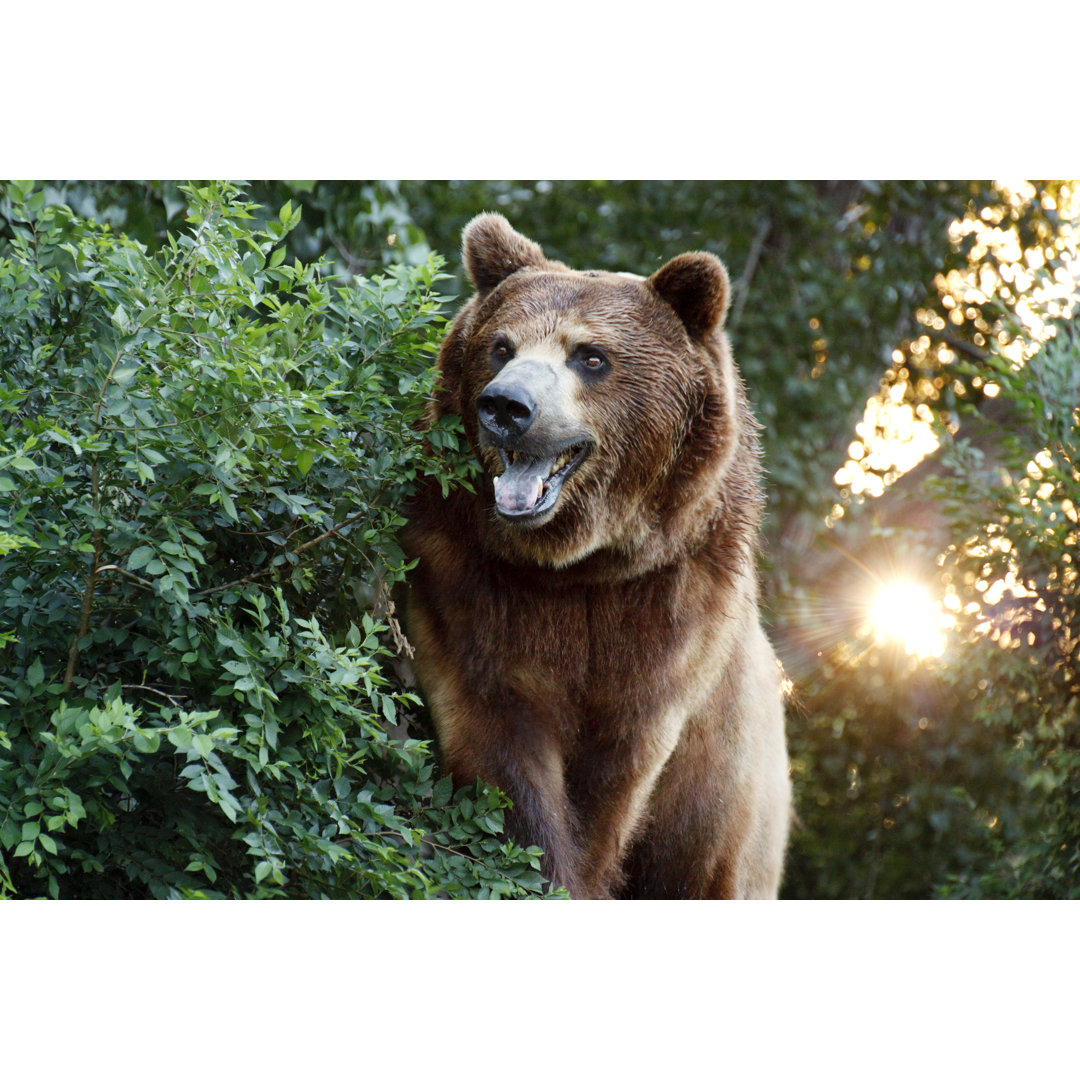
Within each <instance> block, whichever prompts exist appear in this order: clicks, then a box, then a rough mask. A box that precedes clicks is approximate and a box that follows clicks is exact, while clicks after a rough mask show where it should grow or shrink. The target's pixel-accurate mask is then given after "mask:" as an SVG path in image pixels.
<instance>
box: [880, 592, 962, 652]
mask: <svg viewBox="0 0 1080 1080" xmlns="http://www.w3.org/2000/svg"><path fill="white" fill-rule="evenodd" d="M948 619H949V616H947V615H946V614H945V612H944V611H943V610H942V608H941V605H940V604H939V603H938V602H937V601H936V600H935V599H934V598H933V596H931V594H930V590H929V589H927V588H926V587H925V586H924V585H920V584H918V583H917V582H913V581H892V582H889V583H887V584H885V585H883V586H882V587H881V588H880V589H879V590H878V593H877V595H876V596H875V597H874V600H873V603H872V604H871V607H870V623H871V626H872V627H873V630H874V633H875V635H876V636H877V638H878V640H879V641H882V642H895V643H897V644H899V645H903V647H904V650H905V652H907V653H908V654H909V655H910V656H916V657H918V658H920V659H926V658H928V657H932V656H941V654H942V653H943V652H944V651H945V635H944V633H943V632H942V631H943V629H944V627H945V626H946V624H947V621H948Z"/></svg>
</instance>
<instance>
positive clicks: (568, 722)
mask: <svg viewBox="0 0 1080 1080" xmlns="http://www.w3.org/2000/svg"><path fill="white" fill-rule="evenodd" d="M464 255H465V265H466V268H467V270H468V273H469V275H470V278H471V280H472V282H473V284H474V286H475V287H476V290H477V291H476V295H475V296H474V297H473V298H472V299H471V300H470V301H469V302H468V303H467V304H466V305H465V306H464V308H463V309H462V310H461V312H460V313H459V314H458V316H457V318H456V320H455V321H454V324H453V326H452V327H451V330H450V332H449V334H448V335H447V338H446V340H445V342H444V344H443V348H442V351H441V353H440V357H439V368H440V385H439V391H438V395H437V398H436V400H435V401H434V402H433V406H432V418H435V417H437V416H441V415H444V414H446V413H458V414H460V415H461V416H462V418H463V421H464V425H465V430H466V432H467V435H468V438H469V441H470V443H471V445H472V446H473V448H474V449H475V450H476V452H477V456H478V459H479V460H480V463H481V465H482V467H483V470H484V480H483V483H482V486H481V487H480V488H478V491H477V493H476V494H475V495H474V494H471V493H469V492H466V491H463V490H458V491H456V492H454V493H453V494H452V495H451V496H450V497H449V498H448V499H443V498H442V497H441V495H440V493H439V488H438V485H436V484H432V485H431V486H430V487H428V488H427V489H425V490H424V491H423V492H422V493H421V495H420V497H419V498H418V500H417V502H416V504H415V505H414V506H413V507H412V509H411V511H410V519H411V521H410V525H409V527H408V529H407V530H406V536H405V542H406V547H407V550H408V552H409V554H410V555H411V556H414V557H415V556H419V558H420V564H419V566H418V567H417V569H416V570H415V571H414V572H413V574H412V577H411V581H410V586H411V588H410V602H409V611H408V628H409V636H410V638H411V640H412V642H413V645H414V646H415V648H416V653H417V674H418V677H419V679H420V683H421V686H422V688H423V690H424V692H425V694H426V696H427V700H428V703H429V705H430V708H431V711H432V715H433V718H434V720H435V724H436V729H437V731H438V736H439V743H440V748H441V752H442V755H443V759H444V762H445V765H446V767H447V768H448V769H449V770H450V771H452V773H453V775H454V777H455V780H456V781H457V782H459V783H465V782H469V781H471V780H473V779H475V778H476V777H481V778H483V779H484V780H487V781H489V782H492V783H495V784H497V785H498V786H499V787H501V788H502V789H503V790H505V791H506V792H507V793H508V794H509V795H510V796H511V798H512V799H513V802H514V808H513V811H512V813H511V815H510V819H509V825H510V830H511V832H512V833H513V835H515V837H516V838H517V839H518V840H520V841H521V842H522V843H535V844H539V845H540V847H542V848H543V849H544V852H545V858H544V869H545V871H546V872H547V874H548V875H549V876H550V877H551V878H552V879H553V880H555V881H556V882H558V883H559V884H561V885H564V886H565V887H566V888H567V889H568V890H569V892H570V893H571V895H573V896H577V897H608V896H626V897H688V898H690V897H740V896H742V897H746V896H775V895H776V892H777V890H778V887H779V882H780V874H781V866H782V860H783V850H784V846H785V843H786V836H787V822H788V816H789V803H790V785H789V781H788V777H787V757H786V751H785V747H784V733H783V712H782V707H781V697H780V689H779V674H778V668H777V664H776V661H775V657H774V655H773V652H772V649H771V647H770V646H769V644H768V642H767V640H766V638H765V635H764V633H763V632H762V630H761V627H760V622H759V616H758V603H757V584H756V574H755V565H754V564H755V553H756V536H757V529H758V524H759V520H760V516H761V510H762V496H761V489H760V475H759V464H758V450H757V438H756V432H757V425H756V424H755V422H754V420H753V418H752V417H751V415H750V413H749V410H748V407H747V403H746V398H745V394H744V391H743V387H742V383H741V381H740V379H739V376H738V374H737V372H736V370H735V366H734V363H733V361H732V358H731V352H730V347H729V345H728V342H727V338H726V336H725V335H724V333H723V331H722V326H723V318H724V315H725V312H726V305H727V294H728V283H727V275H726V273H725V271H724V269H723V266H722V265H721V264H720V263H719V261H718V260H716V259H715V258H714V257H713V256H711V255H706V254H701V253H691V254H687V255H682V256H679V257H678V258H677V259H673V260H672V261H671V262H669V263H668V264H667V265H666V266H664V267H663V268H662V269H661V270H659V271H658V272H657V273H656V274H654V275H653V276H652V277H651V278H649V279H648V280H632V279H630V278H628V277H626V276H622V275H614V274H606V273H582V272H575V271H572V270H569V269H567V268H566V267H565V266H563V265H562V264H561V263H554V262H550V261H548V260H547V259H546V258H545V257H544V255H543V252H542V251H541V249H540V248H539V247H538V246H537V245H536V244H534V243H533V242H532V241H530V240H527V239H526V238H525V237H522V236H520V235H519V234H518V233H515V232H514V231H513V230H512V229H511V228H510V226H509V225H508V224H507V223H506V221H505V220H504V219H503V218H501V217H499V216H498V215H493V214H485V215H481V216H480V217H479V218H476V219H474V221H473V222H472V223H470V225H469V226H468V227H467V229H466V230H465V234H464ZM499 335H502V337H501V338H500V337H499ZM500 340H511V341H512V342H513V345H514V352H513V359H515V360H520V361H521V362H520V363H518V364H516V365H515V366H513V367H510V366H507V367H506V369H505V371H506V375H499V376H498V378H496V376H497V367H496V366H495V365H496V361H494V360H492V356H493V355H494V353H493V349H494V348H495V346H496V345H497V343H498V342H499V341H500ZM493 343H494V344H493ZM582 343H587V344H588V345H590V346H598V347H599V348H600V349H602V350H603V351H604V353H605V354H606V356H607V358H608V366H607V367H606V368H605V369H604V373H603V375H602V376H597V377H595V378H593V377H592V376H591V374H590V372H589V371H587V370H586V369H584V368H580V367H574V366H573V365H574V363H575V358H576V357H578V356H579V355H580V354H579V353H575V351H574V350H575V349H576V348H579V347H581V346H582ZM564 358H565V359H564ZM571 368H573V371H574V372H576V374H573V375H569V374H567V372H568V371H569V370H570V369H571ZM537 371H538V372H540V373H541V374H542V375H543V376H544V377H545V378H547V377H549V376H550V377H551V378H553V379H555V380H557V383H556V384H553V385H555V386H556V389H554V390H549V389H546V388H545V389H544V392H543V393H540V392H539V391H538V392H537V394H536V397H537V400H538V402H539V405H538V408H539V415H538V418H537V420H536V421H535V423H534V424H533V427H532V428H530V429H529V430H528V431H527V432H525V433H524V434H523V435H521V436H520V438H518V437H517V436H515V441H513V442H512V443H511V442H507V443H506V446H507V447H509V446H512V447H515V448H520V449H522V452H523V454H525V455H526V457H528V455H534V454H535V455H537V457H536V460H541V459H542V458H543V457H544V455H548V454H549V450H548V449H547V447H548V445H549V444H551V445H554V440H555V435H554V434H553V432H555V431H562V430H563V429H564V428H565V429H566V430H571V429H572V430H573V431H577V430H578V429H579V428H580V430H581V431H582V432H586V433H587V434H588V435H589V437H590V439H591V440H592V445H593V449H592V452H591V453H590V454H589V455H588V456H587V457H585V459H584V461H583V462H582V463H581V464H580V465H579V466H578V467H577V470H576V472H572V473H571V475H570V476H569V478H568V479H567V480H566V481H565V484H564V486H563V488H562V490H561V494H560V495H558V500H557V502H556V504H555V506H554V510H553V511H551V510H546V511H544V512H543V513H540V512H539V511H540V510H541V509H542V508H543V500H542V499H541V501H540V503H538V504H537V512H536V514H535V520H519V519H516V518H508V517H507V516H506V515H505V514H502V513H497V512H496V510H497V505H496V500H495V497H494V496H493V478H494V476H496V475H497V474H499V472H500V470H501V469H502V468H503V467H504V463H501V461H500V453H499V449H498V447H499V445H501V443H500V439H499V438H493V436H492V434H491V430H486V429H485V427H484V425H483V424H482V423H481V421H480V420H479V419H478V404H477V403H478V400H479V399H480V398H481V395H483V394H490V393H492V392H493V388H495V389H497V388H500V387H502V386H503V384H505V383H507V382H508V380H510V378H511V375H512V374H514V373H518V372H526V373H528V372H537ZM519 381H520V380H519ZM530 385H532V386H533V388H536V386H537V385H539V384H536V383H535V382H534V383H532V384H530ZM545 387H546V384H545ZM574 425H576V426H574ZM488 427H489V428H490V425H488ZM545 440H547V441H546V442H545ZM528 460H532V458H531V457H529V458H528ZM505 468H506V470H509V468H510V467H509V465H505ZM507 475H509V473H508V472H507ZM506 479H507V476H506V475H504V476H503V477H501V479H500V482H502V483H505V482H506ZM549 480H551V478H550V477H549ZM552 483H554V481H552Z"/></svg>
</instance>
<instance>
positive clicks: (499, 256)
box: [461, 214, 549, 296]
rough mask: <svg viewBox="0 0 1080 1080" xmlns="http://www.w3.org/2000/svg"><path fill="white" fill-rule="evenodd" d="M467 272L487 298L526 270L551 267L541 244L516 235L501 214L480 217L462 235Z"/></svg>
mask: <svg viewBox="0 0 1080 1080" xmlns="http://www.w3.org/2000/svg"><path fill="white" fill-rule="evenodd" d="M461 251H462V255H463V256H464V260H465V269H466V271H467V272H468V274H469V280H470V281H472V283H473V285H474V286H475V288H476V291H477V292H478V293H479V294H480V295H481V296H486V295H487V294H488V293H489V292H491V290H492V289H494V288H495V286H496V285H498V284H499V282H501V281H504V280H505V279H506V278H508V277H509V276H510V275H511V274H513V273H514V272H515V271H517V270H520V269H522V267H525V266H548V265H549V263H548V260H547V258H546V257H545V256H544V252H543V249H542V248H541V247H540V245H539V244H536V243H533V241H532V240H530V239H529V238H528V237H527V236H522V235H521V233H519V232H515V231H514V229H513V228H511V226H510V222H509V221H507V220H506V218H504V217H503V216H502V214H479V215H477V216H476V217H474V218H473V219H472V221H470V222H469V224H468V225H466V226H465V229H464V231H463V232H462V234H461Z"/></svg>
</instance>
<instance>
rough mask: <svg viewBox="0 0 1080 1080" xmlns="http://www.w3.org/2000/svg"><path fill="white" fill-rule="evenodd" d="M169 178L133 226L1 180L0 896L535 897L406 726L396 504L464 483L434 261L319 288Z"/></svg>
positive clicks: (225, 208) (478, 812)
mask: <svg viewBox="0 0 1080 1080" xmlns="http://www.w3.org/2000/svg"><path fill="white" fill-rule="evenodd" d="M180 191H181V192H182V194H183V197H184V198H185V199H186V200H187V220H186V225H185V227H184V229H183V231H180V232H170V233H169V234H167V235H166V236H165V238H164V240H163V241H162V242H160V244H159V245H158V246H156V247H155V246H153V245H147V244H144V243H138V242H136V241H134V240H132V239H130V238H128V237H127V236H125V235H123V234H121V233H117V232H114V231H112V229H111V228H110V227H109V226H108V225H106V224H102V223H101V222H99V221H95V220H93V219H91V218H83V217H80V216H78V215H76V214H75V213H74V212H73V211H72V210H71V209H69V208H68V207H67V206H65V205H62V204H61V205H49V202H50V200H49V199H47V198H46V192H45V191H43V190H35V189H34V188H33V187H32V186H31V185H25V184H7V185H5V186H3V187H2V188H0V236H3V237H6V238H7V239H5V240H3V241H0V432H2V436H0V893H2V894H4V895H14V896H19V897H32V896H52V897H69V898H82V897H96V898H108V897H181V896H224V897H253V898H254V897H282V896H288V897H428V896H436V895H446V896H476V897H483V896H525V895H543V894H545V890H546V888H547V886H546V883H545V882H544V881H543V880H542V878H541V877H540V875H539V874H538V873H537V867H538V866H539V852H538V851H537V850H536V849H529V850H522V849H521V848H520V847H518V846H516V845H514V844H513V843H511V842H509V841H508V840H507V839H506V838H505V837H503V836H502V824H503V818H502V815H503V810H504V808H505V807H506V805H507V801H506V798H505V796H503V795H502V794H501V793H499V792H497V791H494V790H491V789H487V788H484V787H480V786H477V787H474V788H471V789H467V790H463V791H458V792H456V793H455V792H453V791H451V789H450V784H449V778H444V779H438V774H437V766H436V763H435V760H434V758H433V756H432V753H431V748H430V745H429V743H428V742H426V741H419V740H416V739H411V738H406V737H401V736H402V733H403V732H404V731H406V730H407V726H408V725H407V721H408V719H409V718H410V714H411V713H412V712H413V710H415V709H416V707H417V706H418V704H419V702H418V698H417V697H416V695H415V694H414V693H412V692H411V691H409V690H408V689H406V688H405V687H404V686H403V685H402V683H401V682H400V681H399V680H398V679H397V678H396V676H395V674H394V667H393V660H394V655H395V653H396V652H398V651H401V650H403V649H405V648H407V645H406V643H404V641H403V639H402V637H401V633H400V629H399V627H398V625H397V622H396V619H395V614H394V606H393V602H392V600H391V595H392V589H393V586H394V585H395V584H396V583H398V582H400V581H401V580H402V579H403V577H404V573H405V570H406V566H405V564H404V557H403V555H402V553H401V551H400V549H399V548H398V546H397V543H396V540H395V536H396V534H397V532H398V530H399V529H400V527H401V525H402V524H403V520H402V517H401V514H400V507H401V505H402V503H403V500H404V499H405V498H406V496H407V494H408V493H409V491H410V490H411V488H412V484H413V483H414V481H415V480H416V478H417V477H418V476H421V475H426V474H430V473H432V472H435V471H437V472H438V473H439V475H441V476H442V477H443V483H444V484H446V485H449V484H455V483H468V482H469V478H468V466H467V464H465V462H464V458H463V456H462V455H458V454H455V452H454V451H455V450H456V449H457V446H458V443H457V435H456V433H455V431H454V430H453V429H452V428H451V427H450V426H444V427H440V428H438V429H436V430H434V431H432V432H430V433H429V435H428V437H427V438H426V439H425V438H422V437H421V436H420V434H419V433H418V430H417V427H418V421H419V418H420V416H421V413H422V410H423V407H424V403H425V400H426V397H427V395H428V393H429V391H430V380H431V377H432V375H431V359H432V355H433V351H434V348H435V343H436V339H437V336H438V331H439V328H440V326H441V325H442V323H443V321H444V320H443V316H442V314H441V312H442V310H443V306H444V300H445V298H443V297H441V296H439V295H438V293H437V288H438V286H439V283H440V281H442V280H443V279H444V277H443V275H442V274H440V273H439V267H440V261H439V260H438V259H437V258H431V259H429V260H427V261H426V262H425V263H424V264H423V265H420V266H415V267H412V268H405V267H400V266H399V267H390V268H388V269H387V270H386V272H385V273H384V274H383V276H381V277H374V278H372V279H370V280H364V279H360V278H357V279H354V280H353V281H352V282H343V281H340V280H335V279H333V278H331V277H329V276H328V274H327V272H326V270H325V268H324V267H321V266H319V265H311V264H308V265H304V264H302V263H300V262H292V261H289V260H287V259H286V257H285V256H286V250H285V247H284V245H283V239H284V237H285V236H286V234H287V233H288V232H289V230H290V229H292V228H293V227H294V226H295V225H296V224H297V222H298V219H299V212H298V211H296V210H294V208H293V206H292V204H291V203H286V204H285V205H284V206H283V207H282V208H281V210H280V213H279V214H278V215H277V216H276V217H273V216H271V217H270V218H269V219H267V218H266V217H265V216H264V217H263V218H262V219H260V218H259V217H257V216H256V215H257V211H258V208H257V207H255V206H254V205H253V204H252V203H251V202H250V201H249V200H248V199H247V198H246V197H245V195H244V194H243V192H242V191H241V190H240V189H238V188H236V187H234V186H231V185H227V184H213V185H209V186H206V187H194V186H189V187H183V188H181V189H180ZM260 220H261V224H260ZM392 646H393V647H392ZM395 736H399V737H395Z"/></svg>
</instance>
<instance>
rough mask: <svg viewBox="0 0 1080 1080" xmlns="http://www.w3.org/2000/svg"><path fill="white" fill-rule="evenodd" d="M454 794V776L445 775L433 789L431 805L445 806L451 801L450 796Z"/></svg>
mask: <svg viewBox="0 0 1080 1080" xmlns="http://www.w3.org/2000/svg"><path fill="white" fill-rule="evenodd" d="M453 794H454V778H453V777H452V776H444V777H443V778H442V779H441V780H440V781H439V782H438V783H437V784H435V786H434V787H433V788H432V789H431V805H432V806H435V807H439V806H445V805H446V804H447V803H448V802H449V801H450V797H451V796H452V795H453Z"/></svg>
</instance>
